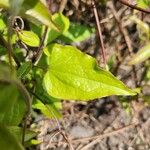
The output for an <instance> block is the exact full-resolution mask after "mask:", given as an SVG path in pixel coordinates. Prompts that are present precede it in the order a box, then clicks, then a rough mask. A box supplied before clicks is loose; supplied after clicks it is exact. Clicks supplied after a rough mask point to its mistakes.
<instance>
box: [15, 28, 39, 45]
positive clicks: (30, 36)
mask: <svg viewBox="0 0 150 150" xmlns="http://www.w3.org/2000/svg"><path fill="white" fill-rule="evenodd" d="M18 35H19V38H20V40H21V41H22V42H24V43H25V44H27V45H29V46H31V47H38V46H39V45H40V39H39V37H38V36H37V35H36V34H35V33H34V32H32V31H25V30H22V31H20V32H18Z"/></svg>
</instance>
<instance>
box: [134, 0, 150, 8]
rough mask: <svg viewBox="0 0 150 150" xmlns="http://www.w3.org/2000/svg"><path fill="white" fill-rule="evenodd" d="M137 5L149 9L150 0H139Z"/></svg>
mask: <svg viewBox="0 0 150 150" xmlns="http://www.w3.org/2000/svg"><path fill="white" fill-rule="evenodd" d="M137 6H138V7H141V8H144V9H148V8H149V6H150V0H137Z"/></svg>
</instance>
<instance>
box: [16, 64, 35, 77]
mask: <svg viewBox="0 0 150 150" xmlns="http://www.w3.org/2000/svg"><path fill="white" fill-rule="evenodd" d="M31 68H32V63H31V62H25V63H23V64H22V65H21V66H20V67H19V69H18V70H17V77H18V78H20V79H23V78H24V77H25V76H26V75H27V74H28V73H29V71H30V70H31Z"/></svg>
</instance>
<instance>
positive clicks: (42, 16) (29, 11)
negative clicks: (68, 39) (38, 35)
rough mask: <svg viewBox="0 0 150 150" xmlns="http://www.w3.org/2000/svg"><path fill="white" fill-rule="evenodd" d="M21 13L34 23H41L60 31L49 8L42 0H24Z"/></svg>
mask: <svg viewBox="0 0 150 150" xmlns="http://www.w3.org/2000/svg"><path fill="white" fill-rule="evenodd" d="M20 13H21V14H22V15H23V16H25V17H26V18H27V19H28V20H30V21H32V22H34V23H36V24H37V23H41V24H44V25H46V26H48V27H50V28H53V29H55V30H56V31H59V29H58V27H57V26H56V25H55V24H54V23H53V21H52V15H51V14H50V12H49V10H48V8H47V7H46V6H45V5H44V4H43V3H42V2H41V1H40V0H24V3H23V5H22V9H21V11H20Z"/></svg>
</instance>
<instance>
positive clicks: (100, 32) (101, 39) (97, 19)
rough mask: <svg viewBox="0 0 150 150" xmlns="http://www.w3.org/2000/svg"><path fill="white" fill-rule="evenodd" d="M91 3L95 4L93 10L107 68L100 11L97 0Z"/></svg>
mask: <svg viewBox="0 0 150 150" xmlns="http://www.w3.org/2000/svg"><path fill="white" fill-rule="evenodd" d="M91 4H92V6H93V12H94V16H95V20H96V26H97V30H98V34H99V40H100V44H101V54H102V58H103V63H104V67H105V68H106V52H105V51H106V50H105V47H104V42H103V36H102V31H101V26H100V20H99V17H98V12H97V9H96V5H95V0H92V1H91Z"/></svg>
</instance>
